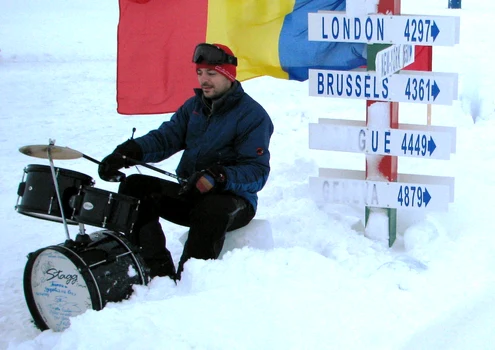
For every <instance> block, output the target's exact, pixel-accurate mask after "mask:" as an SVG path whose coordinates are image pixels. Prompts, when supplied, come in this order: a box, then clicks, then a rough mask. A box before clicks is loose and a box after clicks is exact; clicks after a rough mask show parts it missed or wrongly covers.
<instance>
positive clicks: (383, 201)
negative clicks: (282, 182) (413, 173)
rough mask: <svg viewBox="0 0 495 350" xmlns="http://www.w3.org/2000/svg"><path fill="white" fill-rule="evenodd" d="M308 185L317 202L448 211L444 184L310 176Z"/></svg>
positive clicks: (447, 189)
mask: <svg viewBox="0 0 495 350" xmlns="http://www.w3.org/2000/svg"><path fill="white" fill-rule="evenodd" d="M309 187H310V192H311V196H312V197H313V198H314V199H315V200H316V202H317V203H320V204H324V203H341V204H352V205H363V206H367V207H376V208H395V209H407V210H422V211H427V210H439V211H447V210H448V203H449V198H450V194H449V191H450V189H449V186H447V185H433V184H417V183H400V182H383V181H367V180H356V179H346V178H324V177H310V178H309Z"/></svg>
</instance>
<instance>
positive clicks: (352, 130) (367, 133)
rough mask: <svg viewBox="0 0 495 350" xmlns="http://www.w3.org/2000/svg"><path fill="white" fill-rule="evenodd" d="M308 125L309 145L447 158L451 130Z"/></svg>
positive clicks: (311, 146)
mask: <svg viewBox="0 0 495 350" xmlns="http://www.w3.org/2000/svg"><path fill="white" fill-rule="evenodd" d="M446 131H447V132H438V131H429V130H404V129H383V128H376V127H366V126H351V125H346V124H341V125H335V124H316V123H312V124H309V148H310V149H319V150H328V151H343V152H356V153H357V152H360V153H366V154H371V155H389V156H403V157H415V158H423V159H445V160H447V159H450V153H451V152H452V149H453V147H452V137H451V132H448V130H447V129H446Z"/></svg>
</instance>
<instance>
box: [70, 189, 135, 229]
mask: <svg viewBox="0 0 495 350" xmlns="http://www.w3.org/2000/svg"><path fill="white" fill-rule="evenodd" d="M70 205H71V206H72V207H73V208H74V212H73V214H72V216H71V219H73V220H74V221H77V222H79V223H82V224H88V225H92V226H96V227H101V228H107V229H110V230H114V231H118V232H123V233H131V232H132V229H133V227H134V223H135V222H136V219H137V213H138V209H139V200H138V199H136V198H134V197H129V196H126V195H123V194H119V193H114V192H109V191H105V190H101V189H98V188H94V187H90V186H85V187H83V188H81V190H80V191H79V193H78V194H77V196H74V197H73V198H72V200H71V203H70Z"/></svg>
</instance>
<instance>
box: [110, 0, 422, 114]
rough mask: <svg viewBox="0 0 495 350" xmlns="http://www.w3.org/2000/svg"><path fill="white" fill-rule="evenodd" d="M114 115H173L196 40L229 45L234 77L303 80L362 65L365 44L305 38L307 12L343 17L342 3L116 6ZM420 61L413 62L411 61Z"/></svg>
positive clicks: (124, 2)
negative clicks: (316, 71) (317, 71)
mask: <svg viewBox="0 0 495 350" xmlns="http://www.w3.org/2000/svg"><path fill="white" fill-rule="evenodd" d="M119 6H120V17H119V25H118V38H117V40H118V53H117V111H118V113H120V114H158V113H168V112H174V111H175V110H177V108H178V107H179V106H180V105H182V104H183V103H184V102H185V101H186V99H188V98H189V97H191V96H192V95H193V91H192V89H193V88H195V87H198V81H197V77H196V72H195V65H194V64H193V63H192V54H193V51H194V48H195V46H196V45H197V44H198V43H201V42H208V43H221V44H224V45H227V46H229V47H230V48H231V49H232V51H233V52H234V54H235V55H236V56H237V58H238V67H237V79H238V80H239V81H244V80H247V79H251V78H255V77H259V76H264V75H267V76H272V77H276V78H281V79H293V80H298V81H304V80H306V79H308V69H309V68H324V69H335V70H349V69H353V68H357V67H360V66H365V65H366V58H365V57H364V56H363V55H365V53H364V52H365V51H366V44H361V43H332V42H316V41H309V40H308V32H307V31H308V13H309V12H318V11H319V10H327V11H345V0H119ZM416 60H417V59H416Z"/></svg>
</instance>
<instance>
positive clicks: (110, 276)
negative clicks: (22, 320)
mask: <svg viewBox="0 0 495 350" xmlns="http://www.w3.org/2000/svg"><path fill="white" fill-rule="evenodd" d="M136 251H137V250H136V248H134V247H133V246H132V245H131V244H130V243H129V242H128V241H127V240H126V239H125V237H124V236H123V235H121V234H119V233H116V232H113V231H107V230H102V231H97V232H94V233H92V234H90V235H87V234H79V235H78V236H77V237H76V240H75V241H73V240H67V241H66V242H65V243H63V244H59V245H54V246H49V247H46V248H42V249H39V250H37V251H35V252H33V253H30V254H29V255H28V261H27V264H26V268H25V270H24V295H25V298H26V302H27V306H28V308H29V311H30V313H31V315H32V317H33V319H34V323H35V325H36V326H37V327H38V328H39V329H41V330H46V329H52V330H53V331H63V330H64V329H66V328H68V327H69V326H70V318H71V317H74V316H77V315H80V314H82V313H84V312H85V311H86V310H88V309H93V310H101V309H103V308H104V307H105V305H106V304H107V303H108V302H118V301H122V300H124V299H126V298H128V297H129V296H130V295H131V294H132V292H133V290H132V286H133V285H134V284H140V285H146V284H148V282H149V280H150V277H149V271H148V268H147V267H145V264H144V261H143V259H142V258H141V256H140V255H138V254H137V252H136Z"/></svg>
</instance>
